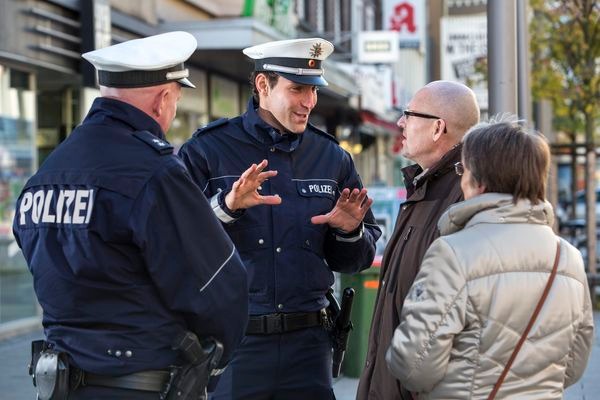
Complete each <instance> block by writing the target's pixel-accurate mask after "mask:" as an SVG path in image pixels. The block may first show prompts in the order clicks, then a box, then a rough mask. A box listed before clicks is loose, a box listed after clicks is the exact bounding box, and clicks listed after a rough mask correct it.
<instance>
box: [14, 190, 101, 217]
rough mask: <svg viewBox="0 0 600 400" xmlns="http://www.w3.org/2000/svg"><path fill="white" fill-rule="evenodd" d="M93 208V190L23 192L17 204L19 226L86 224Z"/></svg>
mask: <svg viewBox="0 0 600 400" xmlns="http://www.w3.org/2000/svg"><path fill="white" fill-rule="evenodd" d="M93 208H94V189H60V190H53V189H46V190H37V191H31V192H25V193H24V194H23V197H22V198H21V202H20V203H19V225H26V224H27V222H28V221H31V222H33V223H34V224H40V223H50V224H87V223H88V222H90V217H91V215H92V209H93Z"/></svg>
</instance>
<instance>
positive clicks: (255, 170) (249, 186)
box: [225, 160, 281, 211]
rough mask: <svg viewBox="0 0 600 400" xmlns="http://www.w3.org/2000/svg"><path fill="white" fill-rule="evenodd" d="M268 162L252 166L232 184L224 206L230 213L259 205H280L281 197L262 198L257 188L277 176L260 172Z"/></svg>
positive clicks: (264, 161) (269, 172)
mask: <svg viewBox="0 0 600 400" xmlns="http://www.w3.org/2000/svg"><path fill="white" fill-rule="evenodd" d="M268 164H269V162H268V161H267V160H262V161H261V162H260V163H259V164H252V165H251V166H250V168H248V169H247V170H246V171H244V173H243V174H242V176H240V179H238V180H237V181H235V182H234V183H233V186H232V187H231V191H230V192H229V193H227V196H225V204H226V205H227V208H229V209H230V210H232V211H237V210H240V209H246V208H250V207H254V206H257V205H259V204H268V205H277V204H281V197H279V196H278V195H274V196H262V195H261V194H260V193H258V188H259V187H260V185H262V183H263V182H264V181H266V180H267V179H269V178H272V177H274V176H275V175H277V171H265V172H262V171H263V170H264V169H265V168H266V167H267V165H268Z"/></svg>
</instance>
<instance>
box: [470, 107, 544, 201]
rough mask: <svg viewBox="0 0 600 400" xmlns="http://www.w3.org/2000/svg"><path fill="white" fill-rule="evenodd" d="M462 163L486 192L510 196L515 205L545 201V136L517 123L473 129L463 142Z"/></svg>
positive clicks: (489, 124)
mask: <svg viewBox="0 0 600 400" xmlns="http://www.w3.org/2000/svg"><path fill="white" fill-rule="evenodd" d="M462 157H463V163H464V164H465V166H466V167H467V168H468V169H469V171H470V172H471V176H472V179H474V180H475V182H476V183H478V184H480V185H483V186H485V191H486V192H495V193H509V194H512V195H513V201H514V202H515V203H516V202H517V201H518V200H519V199H529V200H530V201H531V202H532V203H533V204H537V203H538V202H540V201H544V199H545V198H546V196H545V193H546V179H547V178H548V170H549V168H550V147H549V146H548V143H547V142H546V139H545V137H544V136H543V135H542V134H541V133H539V132H534V131H528V130H527V129H526V128H524V127H523V126H521V125H519V123H518V122H517V121H514V119H513V121H502V120H501V121H499V122H491V123H484V124H479V125H476V126H475V127H473V128H472V129H471V130H470V131H469V132H468V133H467V134H466V135H465V137H464V139H463V148H462Z"/></svg>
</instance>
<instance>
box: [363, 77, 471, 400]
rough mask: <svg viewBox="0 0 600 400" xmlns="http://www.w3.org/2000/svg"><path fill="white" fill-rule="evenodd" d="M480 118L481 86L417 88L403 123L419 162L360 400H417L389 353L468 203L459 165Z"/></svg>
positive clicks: (410, 174)
mask: <svg viewBox="0 0 600 400" xmlns="http://www.w3.org/2000/svg"><path fill="white" fill-rule="evenodd" d="M477 122H479V107H478V105H477V100H476V98H475V94H474V93H473V91H472V90H471V89H469V88H468V87H466V86H465V85H462V84H460V83H455V82H449V81H435V82H431V83H429V84H427V85H426V86H424V87H423V88H421V89H420V90H419V91H417V93H416V94H415V95H414V97H413V98H412V99H411V100H410V102H409V104H408V109H406V110H405V111H404V115H403V116H402V117H401V118H400V119H399V120H398V126H399V127H400V129H401V130H402V135H403V137H404V138H403V140H402V150H401V154H402V155H403V156H404V157H407V158H409V159H411V160H413V161H414V162H415V163H416V164H414V165H411V166H409V167H406V168H404V169H403V170H402V173H403V174H404V182H405V185H406V191H407V200H406V202H404V203H403V204H402V205H401V210H400V212H399V214H398V218H397V220H396V226H395V228H394V233H393V234H392V236H391V237H390V240H389V241H388V243H387V246H386V250H385V253H384V255H383V262H382V265H381V272H380V274H381V275H380V284H379V290H378V292H377V300H376V303H375V310H374V313H373V321H372V323H371V332H370V334H369V347H368V351H367V355H366V363H365V368H364V370H363V372H362V375H361V377H360V383H359V386H358V399H359V400H367V399H369V400H381V399H404V398H410V397H408V396H410V394H409V393H408V392H406V391H403V390H402V386H401V383H400V382H398V380H396V378H395V377H394V376H392V374H390V372H389V370H388V367H387V365H386V362H385V353H386V351H387V348H388V346H389V344H390V342H391V340H392V335H393V333H394V329H395V328H396V327H397V326H398V323H399V321H400V313H401V311H402V305H403V303H404V298H405V297H406V294H407V293H408V289H409V288H410V286H411V285H412V283H413V280H414V278H415V276H416V274H417V272H418V269H419V265H421V261H422V259H423V255H424V254H425V251H426V250H427V248H428V247H429V245H430V244H431V242H433V240H434V239H435V238H437V237H438V235H439V233H438V229H437V226H436V223H437V221H438V219H439V217H440V216H441V215H442V213H443V212H444V210H445V209H446V208H448V206H449V205H451V204H453V203H456V202H458V201H460V200H462V193H461V191H460V179H459V177H458V176H456V174H455V173H454V163H456V162H458V161H460V151H461V145H460V141H461V139H462V137H463V136H464V134H465V133H466V132H467V130H468V129H469V128H471V127H472V126H473V125H475V124H476V123H477Z"/></svg>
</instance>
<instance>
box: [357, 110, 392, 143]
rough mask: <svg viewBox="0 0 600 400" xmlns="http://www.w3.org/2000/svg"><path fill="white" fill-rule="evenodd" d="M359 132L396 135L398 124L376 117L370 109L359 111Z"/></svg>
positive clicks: (375, 134)
mask: <svg viewBox="0 0 600 400" xmlns="http://www.w3.org/2000/svg"><path fill="white" fill-rule="evenodd" d="M360 119H361V122H362V123H361V126H360V131H361V133H365V134H369V135H373V136H392V137H393V136H396V135H397V134H398V133H399V128H398V125H396V123H395V122H392V121H388V120H385V119H382V118H381V117H378V116H377V115H376V114H374V113H372V112H370V111H364V110H363V111H361V112H360Z"/></svg>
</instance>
